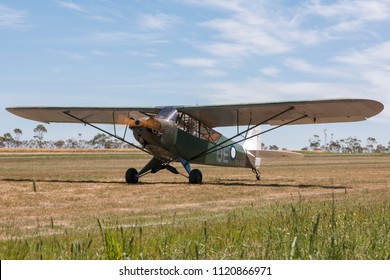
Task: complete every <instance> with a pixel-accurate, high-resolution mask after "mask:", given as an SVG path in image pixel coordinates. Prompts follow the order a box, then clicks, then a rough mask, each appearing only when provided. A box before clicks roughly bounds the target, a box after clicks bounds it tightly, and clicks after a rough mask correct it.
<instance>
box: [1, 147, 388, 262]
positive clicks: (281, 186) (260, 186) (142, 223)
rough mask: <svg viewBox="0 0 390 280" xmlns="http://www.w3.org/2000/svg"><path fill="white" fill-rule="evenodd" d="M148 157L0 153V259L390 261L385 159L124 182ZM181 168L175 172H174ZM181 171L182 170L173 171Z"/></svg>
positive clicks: (275, 164)
mask: <svg viewBox="0 0 390 280" xmlns="http://www.w3.org/2000/svg"><path fill="white" fill-rule="evenodd" d="M148 158H149V156H147V155H143V154H140V153H138V152H129V151H87V150H82V151H73V150H72V151H67V150H60V151H56V152H53V151H47V150H44V151H42V150H41V151H35V150H27V151H20V150H1V151H0V202H1V204H0V259H389V258H390V242H389V239H390V233H389V229H390V219H389V216H390V215H389V213H390V203H389V199H390V172H389V170H390V156H388V155H339V154H338V155H329V154H309V155H306V156H305V157H304V158H303V159H300V160H294V161H282V160H278V161H271V162H268V163H267V162H266V163H264V165H263V166H262V181H260V182H258V181H256V179H255V176H254V174H253V173H252V172H251V171H250V170H249V169H248V170H247V169H237V168H219V167H210V166H193V167H196V168H200V169H201V170H202V172H203V176H204V183H203V184H202V185H189V184H188V183H187V179H186V178H184V177H182V176H180V175H173V174H171V173H169V172H168V171H161V172H159V173H157V174H154V175H150V176H146V177H143V178H142V179H141V180H140V181H141V182H140V184H137V185H131V186H130V185H126V184H125V183H124V178H123V177H124V172H125V171H126V169H127V168H129V167H135V168H137V169H140V168H142V167H143V166H144V164H145V163H146V162H147V161H148ZM177 166H178V165H177ZM178 167H179V166H178Z"/></svg>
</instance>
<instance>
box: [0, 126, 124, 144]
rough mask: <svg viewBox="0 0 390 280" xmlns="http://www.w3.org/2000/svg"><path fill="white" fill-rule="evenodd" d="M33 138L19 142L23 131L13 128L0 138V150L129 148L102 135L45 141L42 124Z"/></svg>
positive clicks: (44, 129)
mask: <svg viewBox="0 0 390 280" xmlns="http://www.w3.org/2000/svg"><path fill="white" fill-rule="evenodd" d="M33 132H34V136H33V138H32V139H29V140H23V141H21V140H20V139H21V137H22V135H23V131H22V130H21V129H19V128H15V129H14V130H13V132H12V133H10V132H7V133H5V134H4V135H3V136H0V148H57V149H63V148H69V149H76V148H87V149H88V148H93V149H122V148H129V147H130V146H129V145H128V144H126V143H123V142H122V141H119V140H118V139H115V138H113V137H111V136H107V135H106V134H104V133H98V134H96V135H95V136H94V137H93V138H92V139H90V140H85V139H83V138H82V135H81V134H78V138H77V139H75V138H70V139H67V140H48V141H47V140H45V139H44V136H45V134H46V133H47V132H48V131H47V129H46V127H45V126H44V125H42V124H40V125H38V126H37V127H35V128H34V130H33Z"/></svg>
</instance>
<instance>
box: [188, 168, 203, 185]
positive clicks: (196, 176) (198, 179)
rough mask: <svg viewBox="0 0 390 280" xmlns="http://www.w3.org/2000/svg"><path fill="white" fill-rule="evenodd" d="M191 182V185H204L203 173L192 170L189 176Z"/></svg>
mask: <svg viewBox="0 0 390 280" xmlns="http://www.w3.org/2000/svg"><path fill="white" fill-rule="evenodd" d="M189 175H190V176H189V178H188V179H189V181H190V184H198V185H199V184H202V178H203V176H202V172H200V170H199V169H193V170H191V172H190V174H189Z"/></svg>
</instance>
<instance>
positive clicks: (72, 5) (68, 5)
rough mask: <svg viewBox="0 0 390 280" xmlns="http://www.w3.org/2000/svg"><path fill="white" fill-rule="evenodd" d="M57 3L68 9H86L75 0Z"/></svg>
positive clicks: (81, 10) (82, 10)
mask: <svg viewBox="0 0 390 280" xmlns="http://www.w3.org/2000/svg"><path fill="white" fill-rule="evenodd" d="M57 3H58V4H59V5H60V6H61V7H63V8H66V9H69V10H72V11H76V12H84V9H83V8H82V7H81V6H80V5H79V4H76V3H73V2H66V1H57Z"/></svg>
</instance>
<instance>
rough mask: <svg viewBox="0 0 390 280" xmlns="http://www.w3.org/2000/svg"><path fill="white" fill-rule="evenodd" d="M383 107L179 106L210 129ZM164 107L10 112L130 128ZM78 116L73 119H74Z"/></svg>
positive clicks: (322, 119)
mask: <svg viewBox="0 0 390 280" xmlns="http://www.w3.org/2000/svg"><path fill="white" fill-rule="evenodd" d="M383 108H384V107H383V104H382V103H380V102H378V101H374V100H368V99H333V100H314V101H297V102H278V103H256V104H236V105H216V106H196V107H185V106H177V107H176V109H177V110H178V111H179V112H184V113H186V114H187V115H190V116H192V117H194V118H196V119H197V120H199V121H200V122H202V123H204V124H206V125H207V126H209V127H211V128H214V127H224V126H236V125H249V124H250V125H255V124H259V123H262V124H269V125H282V124H286V123H289V122H291V121H293V120H297V121H294V122H293V123H292V124H313V123H336V122H354V121H362V120H366V119H368V118H370V117H372V116H375V115H377V114H379V113H380V112H381V111H382V110H383ZM161 109H162V108H161V107H142V108H140V107H130V108H99V107H13V108H7V111H9V112H11V113H13V114H15V115H17V116H20V117H23V118H26V119H31V120H35V121H39V122H45V123H78V122H80V120H83V121H85V122H88V123H100V124H127V123H128V120H129V119H130V118H134V116H137V115H140V114H142V115H155V114H157V113H158V112H159V111H160V110H161ZM70 115H71V116H75V117H76V118H77V119H79V120H77V119H76V118H73V117H71V116H70Z"/></svg>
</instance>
